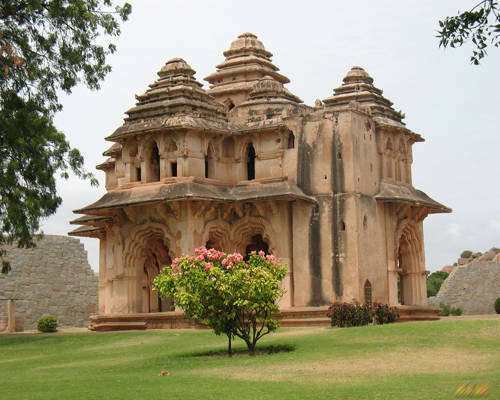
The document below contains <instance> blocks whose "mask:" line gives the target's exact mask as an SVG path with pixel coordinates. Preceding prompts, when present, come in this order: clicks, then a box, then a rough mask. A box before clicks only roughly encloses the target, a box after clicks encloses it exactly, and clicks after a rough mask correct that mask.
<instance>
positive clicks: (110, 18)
mask: <svg viewBox="0 0 500 400" xmlns="http://www.w3.org/2000/svg"><path fill="white" fill-rule="evenodd" d="M130 12H131V6H130V5H129V4H128V3H125V4H124V5H123V6H114V5H113V3H112V1H111V0H10V1H2V2H0V229H1V234H0V245H2V244H4V243H12V242H14V241H16V242H17V243H18V245H19V246H20V247H31V246H34V244H35V242H34V239H33V237H34V233H35V232H37V231H38V230H39V224H40V219H41V218H44V217H47V216H49V215H51V214H53V213H54V212H55V211H56V209H57V207H58V206H59V205H60V204H61V201H62V200H61V198H60V197H59V196H57V192H56V182H55V178H54V176H55V174H56V173H60V175H61V177H63V178H68V172H69V171H72V172H73V173H74V174H75V175H77V176H78V177H80V178H83V179H90V181H91V184H93V185H96V184H97V181H96V180H95V178H94V177H93V175H92V174H89V173H87V172H86V171H85V169H84V166H83V157H82V156H81V154H80V152H79V151H78V150H77V149H73V148H71V146H70V145H69V143H68V142H67V140H66V138H65V136H64V134H63V133H62V132H60V131H58V130H57V128H56V127H55V126H54V123H53V117H54V113H55V112H56V111H58V110H60V109H61V108H62V105H61V104H60V103H59V101H58V92H59V91H61V90H62V91H64V92H66V93H71V89H72V88H73V87H74V86H75V85H76V84H77V83H79V82H83V83H85V84H86V85H87V86H88V87H89V88H91V89H99V82H100V81H101V80H102V79H103V78H104V76H105V75H106V74H107V73H108V72H109V71H110V70H111V67H110V66H109V65H108V64H106V57H107V56H108V55H109V54H111V53H113V52H114V51H115V50H116V47H115V46H114V45H113V44H103V41H102V37H103V36H117V35H119V34H120V26H119V24H120V21H125V20H126V19H127V18H128V15H129V14H130ZM4 255H5V252H4V251H2V250H0V258H1V257H2V256H4ZM8 270H9V265H8V263H6V262H5V261H2V272H8Z"/></svg>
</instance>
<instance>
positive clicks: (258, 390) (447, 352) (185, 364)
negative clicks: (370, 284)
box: [0, 319, 500, 400]
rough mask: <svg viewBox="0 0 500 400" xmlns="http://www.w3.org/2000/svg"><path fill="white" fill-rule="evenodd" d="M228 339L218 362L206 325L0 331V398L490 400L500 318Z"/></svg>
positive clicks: (498, 364) (498, 358)
mask: <svg viewBox="0 0 500 400" xmlns="http://www.w3.org/2000/svg"><path fill="white" fill-rule="evenodd" d="M236 344H237V345H236V346H235V350H237V353H236V355H235V356H234V357H233V358H232V359H229V358H228V357H227V356H226V355H225V353H224V351H225V346H226V340H225V337H217V336H215V335H213V334H212V333H211V332H210V331H168V332H167V331H162V332H158V331H148V332H112V333H73V334H36V335H21V334H17V335H1V336H0V398H1V399H2V400H9V399H15V400H23V399H29V400H39V399H40V400H41V399H63V400H64V399H72V400H73V399H104V400H113V399H120V400H125V399H134V400H135V399H151V400H153V399H162V400H163V399H179V400H180V399H182V400H187V399H262V400H264V399H343V400H345V399H356V400H361V399H369V400H374V399H398V400H400V399H405V400H411V399H419V400H421V399H429V400H431V399H432V400H438V399H454V398H455V389H456V388H457V387H458V386H459V385H460V384H464V383H472V384H481V383H488V384H489V397H488V398H490V399H498V398H500V390H499V389H500V388H499V386H500V385H499V377H500V350H499V349H500V319H496V320H448V321H439V322H419V323H408V324H392V325H384V326H368V327H360V328H348V329H332V328H295V329H281V330H279V331H278V332H277V333H275V334H273V335H270V336H267V337H265V338H264V339H262V340H261V341H260V342H259V343H258V345H257V348H260V349H261V350H263V351H262V352H261V353H260V354H259V355H257V356H255V357H249V356H248V355H246V354H245V353H244V351H243V350H244V349H245V348H244V346H243V345H242V344H240V343H239V342H238V341H237V342H236ZM238 350H239V351H238ZM162 370H166V371H168V373H169V375H165V376H158V374H159V373H160V371H162Z"/></svg>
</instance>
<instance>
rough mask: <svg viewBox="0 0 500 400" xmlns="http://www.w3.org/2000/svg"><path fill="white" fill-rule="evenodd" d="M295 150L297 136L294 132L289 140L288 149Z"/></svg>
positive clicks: (290, 134)
mask: <svg viewBox="0 0 500 400" xmlns="http://www.w3.org/2000/svg"><path fill="white" fill-rule="evenodd" d="M293 148H295V136H294V134H293V133H292V132H290V133H289V134H288V138H287V149H293Z"/></svg>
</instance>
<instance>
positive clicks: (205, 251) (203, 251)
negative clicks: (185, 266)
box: [194, 246, 207, 256]
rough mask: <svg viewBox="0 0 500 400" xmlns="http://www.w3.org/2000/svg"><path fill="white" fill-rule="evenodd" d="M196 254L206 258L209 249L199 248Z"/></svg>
mask: <svg viewBox="0 0 500 400" xmlns="http://www.w3.org/2000/svg"><path fill="white" fill-rule="evenodd" d="M194 253H195V254H198V255H203V256H204V255H205V254H207V248H206V247H205V246H201V247H198V248H196V249H194Z"/></svg>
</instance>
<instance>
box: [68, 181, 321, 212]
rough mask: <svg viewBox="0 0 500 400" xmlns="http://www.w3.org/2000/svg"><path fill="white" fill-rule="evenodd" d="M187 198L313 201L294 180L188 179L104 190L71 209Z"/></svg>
mask: <svg viewBox="0 0 500 400" xmlns="http://www.w3.org/2000/svg"><path fill="white" fill-rule="evenodd" d="M190 199H191V200H211V201H224V202H238V201H253V200H260V201H262V200H271V199H285V200H286V199H296V200H304V201H307V202H310V203H316V199H314V198H313V197H310V196H307V195H306V194H305V193H304V192H302V190H300V189H299V187H298V186H297V185H296V184H295V183H293V182H290V181H282V182H271V183H262V184H258V183H257V184H251V185H245V186H216V185H211V184H200V183H196V182H192V181H191V182H180V183H171V184H163V183H159V184H152V185H146V186H143V187H141V186H139V187H133V188H129V189H122V190H113V191H110V192H108V193H106V194H105V195H104V196H103V197H101V198H100V199H99V200H98V201H97V202H95V203H93V204H91V205H89V206H87V207H84V208H81V209H79V210H75V211H74V212H75V213H78V214H87V213H99V212H100V211H104V210H107V209H112V208H120V207H128V206H138V205H143V204H152V203H160V202H165V201H175V200H190Z"/></svg>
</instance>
